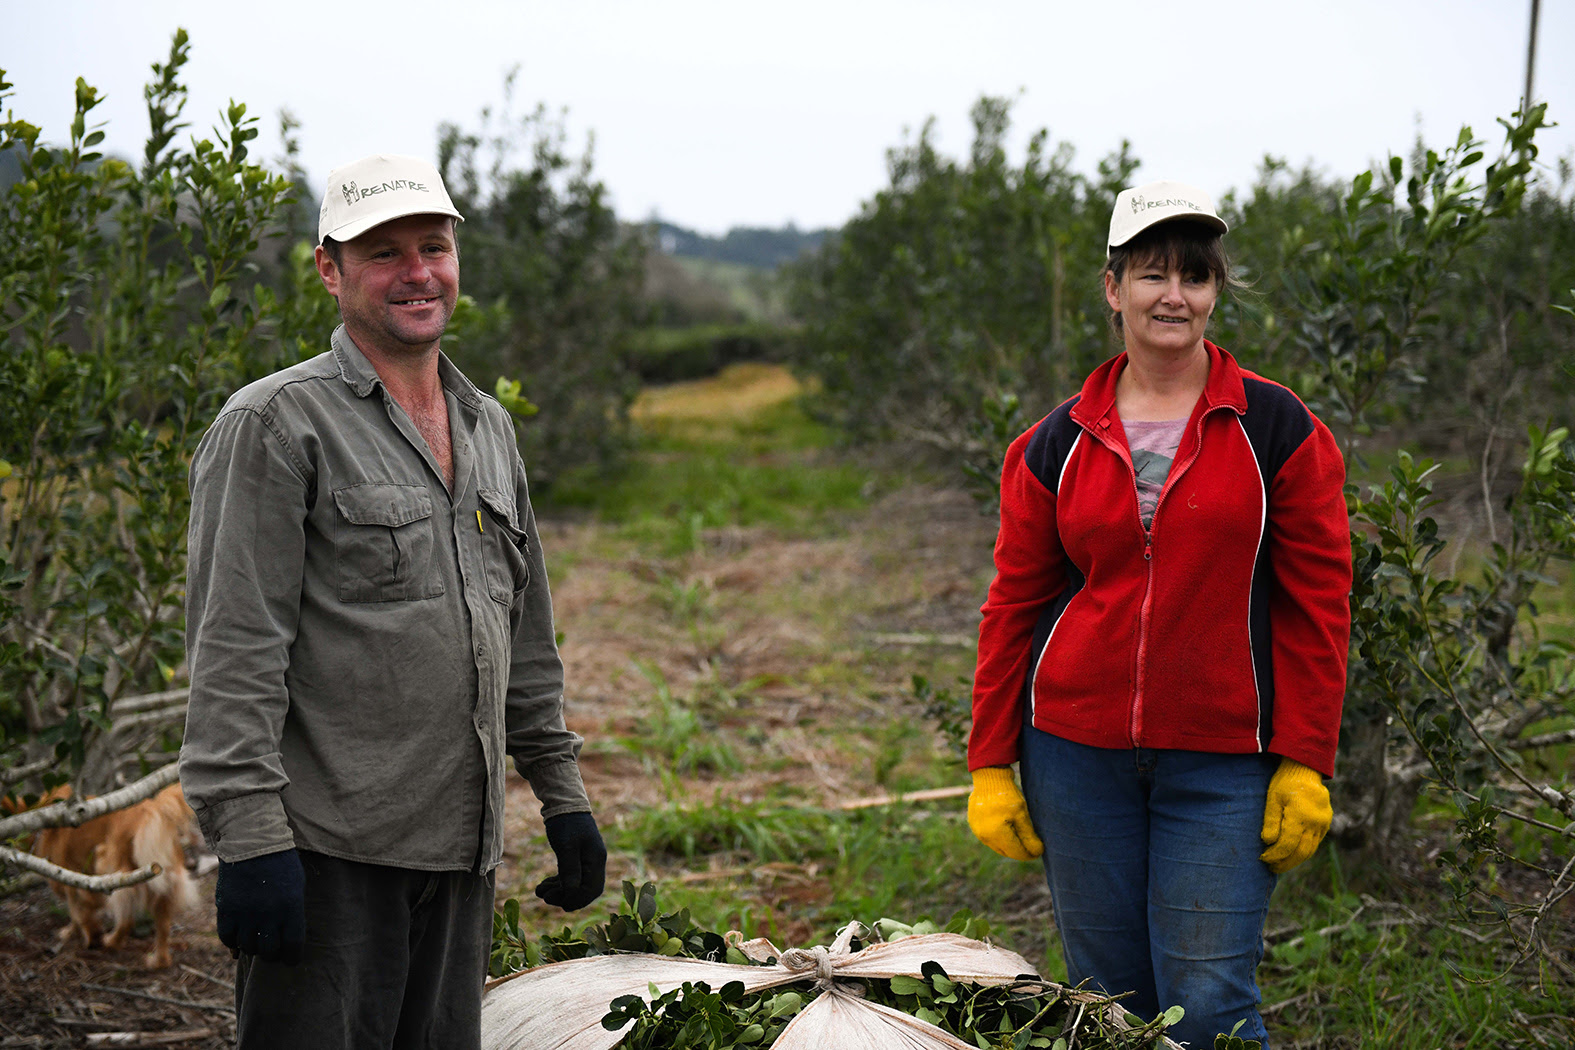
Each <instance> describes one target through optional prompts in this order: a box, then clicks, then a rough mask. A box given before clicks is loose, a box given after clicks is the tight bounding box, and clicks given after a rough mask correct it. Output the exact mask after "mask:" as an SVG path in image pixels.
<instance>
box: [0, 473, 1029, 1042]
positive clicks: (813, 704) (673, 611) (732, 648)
mask: <svg viewBox="0 0 1575 1050" xmlns="http://www.w3.org/2000/svg"><path fill="white" fill-rule="evenodd" d="M992 525H993V522H992V521H991V520H990V519H988V518H986V517H984V516H982V515H980V514H979V512H978V510H977V509H976V507H975V506H974V504H973V502H972V501H971V499H970V498H969V497H968V496H967V495H966V494H964V493H962V492H959V491H955V490H945V489H939V488H933V487H928V486H925V485H922V484H921V485H910V486H907V487H904V488H902V489H900V490H898V491H896V492H894V493H892V494H890V495H887V496H885V497H884V498H881V499H879V500H877V501H875V503H874V504H873V505H872V506H870V507H869V508H868V509H867V510H866V511H865V512H863V513H861V514H858V515H855V516H852V517H850V518H849V519H848V520H846V521H843V522H841V523H838V524H836V525H834V526H833V527H831V528H829V529H828V530H826V534H825V535H822V536H820V537H819V538H813V539H805V538H801V537H800V538H793V537H784V536H782V535H778V534H776V533H774V532H772V531H771V530H769V529H740V528H732V529H723V530H716V531H714V532H708V533H706V534H704V536H703V537H702V541H703V542H702V544H701V545H700V549H698V550H696V551H694V552H692V553H690V554H687V555H683V556H681V557H678V558H669V559H660V560H658V559H651V558H648V557H645V556H643V555H642V554H640V553H639V551H638V550H637V549H636V548H634V547H633V546H632V545H629V544H623V545H620V544H618V543H617V542H615V541H612V540H610V539H609V530H608V529H607V528H606V527H605V526H600V525H597V524H594V523H588V522H583V521H581V522H575V521H555V520H551V519H544V520H543V522H542V525H541V528H542V533H543V545H544V546H545V547H546V548H547V550H548V553H549V557H550V558H551V559H552V560H553V562H554V565H553V585H554V605H555V609H556V615H557V619H558V625H559V628H560V630H562V631H564V632H565V635H566V637H565V640H564V642H563V646H562V650H563V656H564V663H565V670H566V675H567V681H568V683H569V694H568V710H567V717H568V721H569V725H570V727H571V728H573V729H575V730H576V731H577V732H579V733H581V734H582V735H583V736H585V737H586V740H587V746H586V749H585V753H584V755H583V756H582V765H583V769H584V773H585V780H586V784H587V787H588V789H589V791H590V794H591V797H592V799H593V800H594V801H595V803H596V806H597V819H598V821H600V822H601V823H602V824H603V825H604V827H615V826H616V825H617V824H618V822H619V821H620V820H621V819H622V818H623V816H624V815H625V814H627V813H630V812H631V811H633V810H634V809H636V808H638V807H645V806H653V805H661V804H663V803H664V802H665V801H670V800H672V799H674V798H675V797H692V798H698V799H702V800H709V799H711V798H712V797H714V796H715V794H716V793H717V792H721V793H723V794H725V795H727V796H729V797H732V798H735V799H738V800H740V801H744V802H747V801H751V800H755V799H760V798H764V797H768V796H773V795H774V796H776V797H781V796H782V795H783V794H784V793H786V794H788V795H791V796H793V797H797V798H801V799H803V801H804V804H806V805H816V806H819V805H834V804H836V803H837V802H839V801H841V800H844V799H848V798H858V797H863V796H868V795H872V794H879V793H880V792H881V791H882V786H881V784H879V783H877V782H876V778H875V776H874V775H873V774H872V773H871V767H872V763H871V762H870V761H869V759H868V757H867V756H866V755H864V754H863V753H862V752H860V751H859V746H860V745H859V743H858V740H857V739H856V738H857V733H855V734H852V736H851V737H850V735H849V734H848V733H846V732H844V730H846V729H847V727H849V726H854V727H858V726H864V727H866V729H868V727H871V726H876V725H881V724H885V723H887V722H888V721H890V720H891V719H892V718H893V717H895V716H896V715H898V714H900V713H901V712H902V711H903V710H904V705H912V704H913V703H914V701H913V700H912V699H911V696H910V695H909V694H910V685H909V679H910V676H911V675H912V674H913V672H914V671H915V670H916V669H919V668H920V667H921V666H922V667H936V668H941V669H946V670H949V669H950V668H952V667H953V666H955V667H956V668H957V669H959V670H960V669H962V666H963V661H964V659H965V658H966V657H967V656H968V655H969V654H970V650H969V649H967V648H966V647H964V646H962V645H959V644H958V643H957V641H956V639H958V638H959V637H961V638H964V639H966V638H967V637H968V636H969V635H971V634H972V633H973V632H974V631H975V629H976V625H977V622H978V606H979V603H980V601H981V600H982V598H983V594H984V586H985V584H986V583H987V581H988V574H989V564H990V561H989V559H990V548H991V543H992V540H993V528H992ZM892 639H895V640H892ZM921 654H922V659H921V658H920V657H921ZM641 668H643V669H644V670H641ZM942 673H945V671H944V670H937V672H936V674H935V676H934V678H935V680H936V681H941V680H942V678H941V677H940V676H941V674H942ZM653 678H654V679H656V680H658V681H660V682H663V683H665V685H666V688H667V689H669V690H670V692H671V694H672V695H673V696H678V697H685V698H688V699H689V700H691V701H692V700H693V698H695V697H700V698H702V699H703V704H702V707H703V709H704V710H705V712H706V713H707V717H708V718H710V719H712V720H713V722H714V726H715V729H716V732H717V733H719V734H721V735H722V736H725V737H726V738H727V739H729V740H731V741H732V742H733V746H735V747H736V748H738V749H739V751H740V753H741V757H742V759H743V762H742V766H743V768H742V769H741V770H737V771H734V772H729V773H727V774H725V775H719V774H715V773H703V772H702V773H696V774H686V775H683V776H678V777H674V776H672V775H671V773H669V775H668V778H667V780H666V781H665V782H664V780H663V778H662V776H661V775H660V772H659V771H657V770H654V769H650V768H648V767H647V765H646V764H645V763H643V762H642V760H641V757H640V756H639V755H638V754H637V753H636V749H631V747H629V746H628V744H627V741H629V740H631V739H636V738H637V737H638V735H639V734H640V732H641V731H642V729H641V726H642V723H641V719H642V717H645V716H646V715H647V713H648V711H649V708H650V706H651V702H652V697H653V694H654V693H656V691H657V689H656V686H655V685H654V684H653V681H652V679H653ZM850 739H851V740H852V743H851V744H850V742H849V741H850ZM850 748H851V750H850ZM510 780H511V783H510V785H509V792H508V809H507V820H508V827H507V834H506V842H507V847H506V854H505V857H504V862H503V865H502V866H501V868H500V869H499V871H498V897H499V899H500V900H502V899H503V898H505V897H519V898H520V899H521V903H522V905H524V907H525V911H526V914H527V918H528V920H529V921H531V922H533V923H536V924H537V925H538V926H540V927H541V928H548V927H551V926H552V925H554V924H558V925H561V924H563V923H564V922H566V921H568V919H569V917H566V916H564V915H563V914H562V913H561V912H557V911H555V910H554V911H550V912H549V910H548V909H547V908H545V906H542V905H540V904H539V903H537V902H535V900H534V897H532V896H531V894H530V890H531V889H532V888H533V887H534V886H535V884H536V883H537V882H538V881H540V879H542V878H544V877H546V876H547V875H549V874H551V873H552V871H553V869H554V862H553V858H552V854H551V852H550V850H548V848H547V846H546V843H545V839H544V835H543V831H542V825H541V820H540V817H539V816H538V814H537V807H536V803H535V799H534V797H533V796H532V794H531V792H530V789H529V787H528V786H527V785H526V784H525V783H524V782H523V781H521V780H519V778H517V777H514V776H512V775H511V778H510ZM738 860H739V862H740V863H744V864H747V863H748V861H747V858H739V859H738ZM718 874H719V873H718V872H716V871H709V870H706V871H699V872H691V871H686V870H683V869H681V868H674V869H672V870H665V871H664V870H658V869H657V868H656V867H655V866H654V865H653V864H652V863H651V862H650V861H649V860H648V859H647V858H644V857H639V856H633V855H629V854H623V853H619V852H617V851H616V849H615V851H614V853H613V854H612V856H611V857H610V858H609V867H608V872H607V879H608V886H609V887H612V888H614V890H615V888H616V887H617V886H618V884H619V882H620V880H622V879H625V878H638V879H653V878H654V879H658V880H660V879H665V878H677V879H706V878H712V877H717V876H718ZM720 874H727V873H726V872H721V873H720ZM750 874H751V876H752V878H753V885H754V887H755V889H754V890H753V891H752V892H754V893H758V894H759V895H760V896H761V897H762V898H764V899H765V900H766V901H767V902H768V903H769V902H770V901H771V900H781V901H782V902H783V903H784V904H789V903H790V902H792V901H795V900H800V899H803V900H811V899H813V898H814V896H815V894H816V893H817V892H818V891H817V887H816V873H815V872H814V870H813V866H811V867H810V869H809V870H799V869H797V868H795V866H793V865H761V866H756V867H755V868H753V869H751V872H750ZM213 883H214V879H213V876H212V874H211V873H210V874H208V875H207V877H205V878H203V879H202V880H201V881H200V882H199V885H200V887H201V889H202V894H201V896H202V907H201V909H200V911H199V912H198V913H196V914H189V915H186V916H184V917H183V918H182V920H181V921H179V922H178V923H177V924H176V926H175V927H174V930H173V935H172V938H171V948H172V952H173V955H174V959H175V964H174V966H172V967H171V968H169V969H166V970H163V971H148V970H144V969H143V968H142V964H141V960H142V956H143V954H144V953H145V952H147V951H148V950H149V947H150V940H151V933H152V931H151V929H149V928H139V929H138V930H137V931H136V932H137V934H138V935H139V936H137V937H134V938H133V939H132V940H131V942H130V943H129V945H128V946H127V947H126V948H125V949H123V950H120V951H108V950H105V949H103V948H95V949H81V948H79V947H76V946H72V947H70V948H66V949H63V950H62V949H59V948H58V947H57V946H58V941H57V938H56V931H57V930H58V929H59V928H60V927H61V926H63V925H64V924H65V921H66V916H65V911H64V908H63V906H62V905H61V904H60V902H58V901H57V900H56V898H55V897H54V895H53V894H52V893H51V892H50V890H49V889H48V887H47V886H44V885H42V884H40V885H37V886H35V887H33V888H32V889H29V890H26V891H23V892H21V893H16V894H12V895H10V896H8V897H3V898H0V1050H5V1048H10V1047H39V1048H50V1050H54V1048H62V1050H63V1048H68V1047H70V1048H76V1047H83V1046H87V1045H89V1043H88V1036H89V1035H90V1034H93V1033H110V1032H125V1033H145V1034H146V1036H147V1038H145V1039H144V1041H142V1042H141V1043H137V1042H133V1041H131V1040H130V1039H128V1040H127V1041H126V1042H121V1043H116V1044H115V1045H164V1046H177V1047H183V1048H193V1050H204V1048H209V1047H213V1048H218V1047H227V1046H232V1045H233V1033H234V1014H233V992H232V990H231V984H232V981H233V977H234V963H233V961H232V959H231V957H230V953H229V951H228V950H227V949H226V948H225V947H224V946H223V945H221V944H220V943H219V941H218V938H217V935H216V934H215V932H214V915H213ZM1022 903H1023V905H1024V907H1025V909H1027V910H1033V909H1036V908H1044V907H1045V906H1046V902H1045V901H1043V900H1039V899H1034V900H1025V901H1023V902H1022ZM579 917H583V914H582V915H581V916H577V917H576V918H579ZM783 933H784V934H785V935H786V936H787V937H788V938H789V943H791V942H792V937H793V934H794V930H793V929H792V928H791V927H790V928H788V929H785V930H784V931H783ZM133 993H135V994H133ZM150 997H152V998H150ZM170 1000H174V1001H173V1002H171V1001H170Z"/></svg>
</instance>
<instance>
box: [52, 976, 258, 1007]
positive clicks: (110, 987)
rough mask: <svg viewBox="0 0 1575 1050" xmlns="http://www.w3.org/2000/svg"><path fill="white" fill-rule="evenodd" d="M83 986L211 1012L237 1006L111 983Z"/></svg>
mask: <svg viewBox="0 0 1575 1050" xmlns="http://www.w3.org/2000/svg"><path fill="white" fill-rule="evenodd" d="M82 987H84V988H91V989H93V991H95V992H111V993H113V994H115V995H125V996H129V997H131V998H132V999H147V1000H148V1001H150V1002H155V1003H167V1004H169V1005H170V1006H184V1007H186V1008H187V1009H188V1010H207V1011H209V1012H210V1013H219V1014H233V1013H235V1007H233V1006H226V1005H225V1004H224V1003H204V1002H196V1001H193V1000H188V999H175V998H172V997H170V996H168V995H154V994H153V993H152V992H138V991H135V990H133V989H131V988H116V987H115V986H114V985H110V984H93V983H91V982H89V981H83V982H82Z"/></svg>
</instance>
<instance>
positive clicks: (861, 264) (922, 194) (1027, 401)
mask: <svg viewBox="0 0 1575 1050" xmlns="http://www.w3.org/2000/svg"><path fill="white" fill-rule="evenodd" d="M972 116H973V126H974V139H973V145H972V148H971V149H970V151H969V155H968V158H967V159H966V161H963V162H959V161H956V160H953V159H951V158H949V157H946V156H944V155H942V154H941V153H940V152H939V151H937V149H936V148H935V144H934V140H933V136H934V122H933V121H931V122H928V123H926V124H925V126H924V129H923V130H922V131H921V132H920V134H919V139H918V141H917V142H915V143H913V144H911V145H905V146H901V147H898V148H896V149H893V150H891V151H890V152H889V153H888V154H887V169H888V172H889V177H890V185H889V186H888V187H887V188H886V189H884V190H882V191H881V192H880V193H878V194H877V195H876V196H875V199H874V200H872V201H870V202H868V203H867V204H865V206H864V207H863V208H862V209H861V211H860V213H859V215H858V216H857V217H856V218H854V219H853V220H852V221H850V222H849V223H848V224H847V225H846V226H845V227H844V228H843V229H842V231H841V233H840V234H839V235H837V236H836V237H835V238H833V239H831V240H830V241H828V243H827V245H826V246H825V247H824V248H822V249H821V251H820V252H818V253H817V254H816V255H814V256H811V257H810V258H809V259H807V260H806V261H804V262H802V263H800V264H798V266H797V267H796V273H795V278H796V279H795V284H794V292H793V297H792V301H793V306H794V308H795V310H796V312H797V314H798V315H799V317H800V318H802V320H803V323H804V332H803V338H802V346H801V349H800V351H799V354H798V358H797V361H798V364H799V366H800V367H801V368H803V369H804V370H805V371H807V372H809V373H812V374H813V375H815V376H817V377H818V378H819V379H820V381H821V383H822V384H823V389H824V394H825V396H824V410H825V411H826V413H827V414H828V415H830V416H831V417H832V418H833V419H834V420H835V421H837V422H838V423H840V424H841V425H842V426H844V427H846V428H847V429H848V430H849V431H850V432H851V433H853V434H856V435H858V436H861V437H895V438H899V439H907V440H916V441H921V442H924V443H926V444H929V445H931V446H934V447H937V448H940V449H942V450H945V451H947V452H949V453H953V454H961V455H962V456H964V457H966V458H967V460H968V462H969V463H970V464H972V465H974V467H975V469H976V470H979V471H981V472H985V473H988V472H989V470H990V467H989V464H990V462H991V461H992V460H993V462H994V471H995V472H997V473H998V472H999V469H1000V452H1001V451H1002V450H1004V449H1005V441H1004V440H1001V438H1000V434H1002V433H1004V432H1006V431H1008V430H1010V429H1011V428H1012V427H1013V426H1016V425H1017V424H1018V423H1019V422H1020V423H1021V424H1022V425H1023V426H1026V425H1027V421H1028V420H1030V419H1033V418H1037V415H1036V414H1035V413H1039V414H1042V413H1043V412H1046V411H1049V409H1050V408H1052V407H1054V406H1055V404H1056V403H1057V401H1059V400H1060V399H1062V398H1064V397H1066V396H1068V395H1069V394H1070V393H1072V392H1073V390H1074V389H1075V385H1076V384H1078V383H1080V382H1081V381H1082V376H1083V375H1084V374H1085V373H1086V372H1087V371H1088V370H1089V369H1090V368H1092V367H1093V365H1094V364H1095V363H1097V362H1098V361H1099V360H1100V359H1102V358H1103V357H1104V356H1106V354H1107V353H1108V351H1109V347H1110V346H1111V343H1110V341H1109V337H1108V335H1107V334H1106V325H1105V316H1106V314H1107V313H1108V311H1107V310H1106V308H1105V306H1104V301H1103V298H1102V293H1101V291H1100V285H1099V281H1098V276H1099V272H1100V269H1101V268H1102V267H1103V265H1104V257H1105V249H1104V247H1103V245H1104V243H1105V230H1106V228H1107V226H1108V224H1109V219H1110V207H1111V205H1112V203H1113V201H1114V199H1115V195H1116V193H1117V192H1119V191H1120V189H1121V188H1122V187H1123V186H1124V185H1125V184H1126V181H1127V178H1128V176H1130V174H1131V173H1132V170H1133V169H1134V168H1135V167H1136V166H1137V165H1136V162H1135V161H1134V160H1133V159H1132V158H1131V157H1130V156H1129V155H1128V154H1127V153H1126V150H1125V147H1123V149H1122V151H1121V152H1120V153H1118V154H1116V155H1114V156H1112V157H1110V158H1108V159H1107V160H1106V161H1104V162H1103V163H1102V164H1101V165H1100V166H1099V177H1098V178H1097V179H1094V180H1089V179H1086V178H1084V177H1083V176H1080V175H1078V174H1077V173H1075V172H1073V171H1072V170H1071V162H1072V149H1071V147H1070V146H1068V145H1066V144H1064V143H1063V144H1061V145H1060V146H1057V147H1055V148H1054V149H1051V148H1050V137H1049V133H1048V132H1047V131H1043V130H1041V131H1039V132H1038V133H1037V134H1035V135H1034V136H1033V138H1032V139H1031V140H1030V142H1029V145H1028V150H1027V156H1026V157H1025V159H1024V161H1023V164H1022V166H1021V167H1014V166H1013V165H1011V164H1010V163H1009V162H1008V160H1007V156H1006V149H1005V137H1006V132H1007V129H1008V127H1009V126H1010V121H1009V117H1010V105H1009V103H1008V102H1006V101H1005V100H1003V99H997V98H982V99H980V100H979V102H978V103H977V104H976V105H975V106H974V108H973V112H972ZM982 404H988V405H990V406H992V410H993V412H994V416H993V417H992V418H987V419H984V420H981V419H980V418H979V416H980V405H982ZM1017 429H1018V430H1020V429H1022V427H1021V426H1018V427H1017ZM1010 436H1015V432H1014V433H1012V434H1011V435H1010ZM1006 440H1010V437H1008V438H1006Z"/></svg>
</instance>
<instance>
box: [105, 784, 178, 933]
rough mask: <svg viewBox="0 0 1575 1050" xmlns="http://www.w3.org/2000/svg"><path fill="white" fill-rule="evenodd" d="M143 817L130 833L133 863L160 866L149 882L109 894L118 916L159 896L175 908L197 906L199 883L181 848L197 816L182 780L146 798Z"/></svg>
mask: <svg viewBox="0 0 1575 1050" xmlns="http://www.w3.org/2000/svg"><path fill="white" fill-rule="evenodd" d="M139 807H140V808H144V817H143V819H142V820H140V821H139V822H138V824H137V829H136V831H135V832H133V833H132V837H131V857H130V860H131V866H132V867H135V868H141V867H146V866H147V865H149V864H157V865H158V866H159V867H160V868H161V869H163V870H161V871H160V872H159V874H157V875H155V876H154V877H153V878H152V879H150V880H149V881H148V882H145V883H143V884H141V885H140V886H135V887H130V891H129V892H128V891H126V890H117V891H116V892H115V893H113V894H111V896H110V905H111V907H112V908H113V909H114V910H115V912H116V917H117V918H119V916H120V914H121V913H122V912H129V911H131V910H133V909H135V908H136V907H137V905H138V904H142V905H143V906H144V907H147V906H149V905H150V903H151V901H153V900H154V899H157V898H164V899H166V900H168V901H170V903H171V904H172V905H173V906H174V910H175V911H176V912H182V911H187V910H191V909H195V908H196V907H197V887H196V885H195V884H194V883H193V881H192V878H191V875H190V874H189V873H188V872H187V871H186V853H185V850H184V849H183V848H182V847H183V845H184V844H185V842H186V841H187V840H188V839H189V838H190V836H191V825H192V823H193V821H194V819H195V818H194V817H193V815H192V812H191V807H189V806H187V805H186V798H185V796H184V795H182V794H181V790H180V785H179V784H171V785H170V786H169V787H167V788H165V789H164V790H163V791H160V792H159V793H158V794H157V795H155V796H153V797H152V798H151V799H149V800H147V801H146V802H143V803H140V804H139Z"/></svg>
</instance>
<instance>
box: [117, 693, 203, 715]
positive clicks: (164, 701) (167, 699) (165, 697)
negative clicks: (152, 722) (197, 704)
mask: <svg viewBox="0 0 1575 1050" xmlns="http://www.w3.org/2000/svg"><path fill="white" fill-rule="evenodd" d="M190 695H191V687H190V686H182V687H181V688H179V689H168V690H165V691H164V692H162V693H147V694H145V695H143V696H124V697H121V698H120V699H119V700H116V701H115V702H114V703H113V704H111V705H110V707H109V711H110V717H111V718H112V719H114V718H119V717H120V716H121V715H129V714H133V713H135V712H137V711H151V710H153V709H154V708H159V707H174V706H176V705H177V704H183V703H185V702H186V698H187V697H189V696H190Z"/></svg>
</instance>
